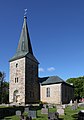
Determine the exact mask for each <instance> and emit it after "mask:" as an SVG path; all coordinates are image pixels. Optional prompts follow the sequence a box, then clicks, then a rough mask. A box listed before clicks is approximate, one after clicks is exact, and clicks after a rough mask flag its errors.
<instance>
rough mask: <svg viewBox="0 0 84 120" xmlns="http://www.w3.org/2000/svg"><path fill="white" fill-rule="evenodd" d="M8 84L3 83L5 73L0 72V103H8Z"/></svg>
mask: <svg viewBox="0 0 84 120" xmlns="http://www.w3.org/2000/svg"><path fill="white" fill-rule="evenodd" d="M8 100H9V83H8V82H6V81H5V73H4V72H1V71H0V103H8Z"/></svg>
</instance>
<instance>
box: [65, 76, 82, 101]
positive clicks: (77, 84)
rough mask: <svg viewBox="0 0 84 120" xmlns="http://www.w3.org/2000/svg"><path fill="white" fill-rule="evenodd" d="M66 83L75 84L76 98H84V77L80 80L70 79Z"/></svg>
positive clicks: (79, 78)
mask: <svg viewBox="0 0 84 120" xmlns="http://www.w3.org/2000/svg"><path fill="white" fill-rule="evenodd" d="M66 82H68V83H73V85H74V97H75V98H77V99H80V98H83V97H84V76H83V77H78V78H70V79H67V80H66Z"/></svg>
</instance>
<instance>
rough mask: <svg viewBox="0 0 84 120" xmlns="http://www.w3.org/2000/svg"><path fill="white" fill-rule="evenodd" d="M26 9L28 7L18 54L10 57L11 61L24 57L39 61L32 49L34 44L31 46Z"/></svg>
mask: <svg viewBox="0 0 84 120" xmlns="http://www.w3.org/2000/svg"><path fill="white" fill-rule="evenodd" d="M26 11H27V9H25V14H24V22H23V27H22V31H21V35H20V39H19V44H18V48H17V51H16V54H15V55H14V56H13V57H12V58H11V59H10V62H11V61H13V60H16V59H19V58H22V57H28V58H30V59H32V60H33V61H35V62H37V63H38V61H37V59H36V58H35V57H34V55H33V51H32V46H31V42H30V37H29V33H28V27H27V17H26Z"/></svg>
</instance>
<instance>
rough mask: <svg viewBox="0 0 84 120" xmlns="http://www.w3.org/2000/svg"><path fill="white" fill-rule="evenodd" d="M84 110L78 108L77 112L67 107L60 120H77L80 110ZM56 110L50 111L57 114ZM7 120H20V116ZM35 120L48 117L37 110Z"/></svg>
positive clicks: (45, 119)
mask: <svg viewBox="0 0 84 120" xmlns="http://www.w3.org/2000/svg"><path fill="white" fill-rule="evenodd" d="M82 109H84V107H78V109H77V110H72V109H71V107H70V106H69V107H67V108H66V109H65V115H63V116H59V118H60V120H76V118H77V114H78V112H79V111H80V110H82ZM55 111H56V109H55V108H51V109H49V112H55ZM6 118H7V119H6V120H8V119H9V120H20V119H19V117H18V116H11V117H6ZM34 120H48V115H42V114H41V110H37V118H36V119H34Z"/></svg>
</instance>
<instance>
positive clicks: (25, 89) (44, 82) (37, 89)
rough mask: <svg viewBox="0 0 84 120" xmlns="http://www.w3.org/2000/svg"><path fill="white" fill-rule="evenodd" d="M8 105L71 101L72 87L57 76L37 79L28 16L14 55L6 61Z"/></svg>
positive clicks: (37, 63)
mask: <svg viewBox="0 0 84 120" xmlns="http://www.w3.org/2000/svg"><path fill="white" fill-rule="evenodd" d="M9 63H10V83H9V102H10V103H13V104H22V105H23V104H24V105H25V104H29V103H38V102H39V101H42V102H43V103H52V104H63V103H69V102H70V100H73V98H74V87H73V85H70V84H68V83H66V82H65V81H64V80H62V79H61V78H60V77H58V76H50V77H44V78H39V76H38V65H39V62H38V60H37V59H36V58H35V56H34V54H33V50H32V45H31V41H30V36H29V31H28V26H27V17H26V16H24V21H23V26H22V31H21V35H20V39H19V43H18V47H17V50H16V53H15V55H14V56H13V57H12V58H11V59H10V60H9Z"/></svg>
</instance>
